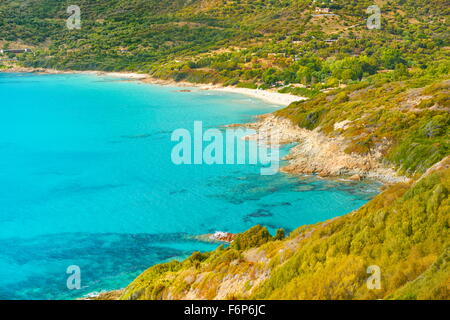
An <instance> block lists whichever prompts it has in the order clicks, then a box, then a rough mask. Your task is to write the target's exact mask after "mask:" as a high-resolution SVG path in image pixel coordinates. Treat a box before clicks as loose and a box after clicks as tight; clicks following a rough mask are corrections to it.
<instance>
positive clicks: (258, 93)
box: [0, 67, 308, 106]
mask: <svg viewBox="0 0 450 320" xmlns="http://www.w3.org/2000/svg"><path fill="white" fill-rule="evenodd" d="M0 72H18V73H41V74H74V73H76V74H90V75H97V76H107V77H117V78H126V79H129V80H138V81H142V82H144V83H148V84H154V85H163V86H176V87H189V88H197V89H200V90H211V91H217V92H228V93H237V94H243V95H246V96H249V97H252V98H255V99H260V100H262V101H264V102H267V103H270V104H273V105H274V106H288V105H290V104H291V103H293V102H296V101H304V100H307V99H308V98H304V97H300V96H295V95H292V94H284V93H279V92H277V91H276V90H259V89H247V88H236V87H224V86H222V85H217V84H196V83H190V82H183V81H180V82H176V81H174V80H163V79H157V78H153V77H151V76H150V75H148V74H143V73H133V72H104V71H74V70H67V71H64V70H56V69H40V68H26V67H13V68H10V69H3V70H1V71H0Z"/></svg>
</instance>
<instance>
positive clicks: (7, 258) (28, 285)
mask: <svg viewBox="0 0 450 320" xmlns="http://www.w3.org/2000/svg"><path fill="white" fill-rule="evenodd" d="M178 89H179V88H174V87H160V86H150V85H145V84H141V83H138V82H133V81H121V80H120V79H114V78H107V77H96V76H87V75H25V74H0V96H1V104H0V182H1V183H0V250H1V251H0V299H21V298H26V299H69V298H75V297H80V296H83V295H85V294H87V293H90V292H95V291H100V290H109V289H117V288H121V287H123V286H125V285H126V284H127V283H129V282H130V281H131V280H132V279H133V278H134V277H135V276H137V275H138V274H139V273H140V272H142V271H143V270H145V269H146V268H147V267H149V266H151V265H152V264H155V263H158V262H162V261H167V260H171V259H174V258H182V257H185V256H186V255H188V254H190V253H192V252H193V251H196V250H201V251H207V250H212V249H214V248H215V247H216V245H213V244H208V243H202V242H199V241H195V240H192V239H191V238H190V237H189V236H191V235H198V234H204V233H210V232H214V231H216V230H222V231H229V232H241V231H244V230H247V229H249V228H250V227H252V226H254V225H255V224H258V223H260V224H263V225H266V226H268V227H269V228H270V230H271V231H272V232H274V230H275V229H276V228H279V227H284V228H286V229H287V230H293V229H295V228H297V227H299V226H301V225H303V224H310V223H316V222H319V221H324V220H327V219H330V218H332V217H335V216H339V215H342V214H345V213H348V212H350V211H352V210H354V209H356V208H358V207H360V206H361V205H363V204H364V203H366V202H367V201H368V199H370V198H371V197H373V196H374V195H375V194H376V193H377V191H378V185H377V184H369V183H355V182H338V181H327V180H320V179H316V178H314V177H304V178H300V179H299V178H298V177H291V176H287V175H283V174H277V175H274V176H261V175H260V174H259V170H260V166H255V165H213V166H207V165H201V166H176V165H174V164H173V163H172V161H171V150H172V148H173V146H174V145H175V143H173V142H171V140H170V136H171V133H172V131H173V130H175V129H177V128H187V129H192V127H193V122H194V121H195V120H202V121H203V123H204V126H205V127H207V128H214V127H220V126H221V125H224V124H229V123H236V122H246V121H251V120H252V118H253V116H254V115H256V114H262V113H267V112H270V111H273V110H274V106H273V105H268V104H264V103H262V102H261V101H258V100H254V99H250V98H248V97H245V96H241V95H235V94H227V93H214V92H209V91H200V90H193V91H192V92H178ZM283 151H284V152H286V151H287V150H283ZM70 265H78V266H80V268H81V279H82V289H81V290H68V289H67V287H66V279H67V276H68V275H67V274H66V268H67V267H68V266H70Z"/></svg>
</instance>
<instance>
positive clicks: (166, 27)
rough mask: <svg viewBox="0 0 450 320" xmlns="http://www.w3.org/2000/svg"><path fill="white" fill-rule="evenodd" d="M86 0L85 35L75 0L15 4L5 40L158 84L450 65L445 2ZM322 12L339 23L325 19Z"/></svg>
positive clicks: (44, 55)
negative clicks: (377, 11)
mask: <svg viewBox="0 0 450 320" xmlns="http://www.w3.org/2000/svg"><path fill="white" fill-rule="evenodd" d="M377 3H378V4H379V5H380V7H381V12H382V29H381V30H368V29H367V27H366V20H367V18H368V17H369V14H367V13H366V9H367V7H369V6H370V5H373V3H372V2H370V1H365V0H364V1H361V0H360V1H344V0H337V1H333V2H331V1H328V0H324V1H322V2H320V1H304V0H281V1H273V0H260V1H253V0H252V1H250V0H240V1H237V0H234V1H233V0H226V1H219V0H193V1H187V0H186V1H182V0H178V1H172V0H170V1H169V0H166V1H158V0H134V1H125V0H112V1H95V0H80V1H78V2H77V4H78V5H79V6H80V8H81V18H82V29H81V30H68V29H67V28H66V27H65V24H66V19H67V18H68V16H69V14H67V13H66V8H67V6H68V5H69V4H72V2H70V1H60V0H41V1H13V0H5V1H2V3H1V4H0V39H3V40H5V41H9V42H11V43H12V44H14V43H15V42H17V41H20V42H21V43H25V44H29V45H33V46H35V54H34V55H33V54H27V55H20V56H19V58H20V59H21V60H22V61H23V63H24V64H25V65H27V66H34V67H52V68H58V69H75V70H88V69H95V70H106V71H124V70H127V71H141V72H148V73H151V74H153V75H154V76H156V77H163V78H171V79H175V80H188V81H192V82H219V83H224V84H238V85H241V86H249V87H256V86H262V87H263V88H267V87H273V86H282V85H289V84H303V85H305V86H306V87H308V88H309V89H311V92H308V91H307V90H303V91H301V92H298V93H300V94H306V95H308V94H309V95H311V94H314V93H315V92H317V90H320V89H324V88H327V87H335V86H337V85H338V84H339V83H347V82H352V81H358V80H360V79H361V78H364V77H367V76H369V75H371V74H375V73H377V72H379V71H381V70H386V69H387V70H393V69H395V68H402V66H404V67H417V68H422V69H426V68H428V66H429V64H430V63H433V62H435V61H436V60H439V59H448V51H447V50H446V46H448V39H449V34H448V30H449V28H448V12H449V8H448V5H446V1H445V0H434V1H423V0H409V1H404V0H401V1H397V0H394V1H379V2H377ZM316 7H322V8H328V9H330V10H331V13H332V15H331V16H326V15H325V16H315V9H316Z"/></svg>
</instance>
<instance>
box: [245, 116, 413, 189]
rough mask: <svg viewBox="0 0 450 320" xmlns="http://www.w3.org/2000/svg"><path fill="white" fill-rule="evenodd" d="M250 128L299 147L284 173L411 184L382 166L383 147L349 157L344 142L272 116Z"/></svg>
mask: <svg viewBox="0 0 450 320" xmlns="http://www.w3.org/2000/svg"><path fill="white" fill-rule="evenodd" d="M249 127H250V128H253V129H256V130H257V131H258V134H259V135H260V136H267V137H269V136H271V135H272V136H273V135H275V136H276V137H277V140H278V141H279V142H280V144H288V143H298V145H297V146H295V147H293V148H292V149H291V152H290V154H289V155H288V156H287V157H286V158H285V160H288V161H289V164H288V165H287V166H285V167H284V168H282V171H283V172H286V173H293V174H317V175H319V176H321V177H336V176H350V177H353V178H354V179H355V180H356V177H358V180H361V179H363V178H372V179H377V180H381V181H383V182H387V183H395V182H404V181H407V180H408V179H407V178H405V177H401V176H398V175H397V174H396V172H395V171H394V170H393V169H392V168H388V167H385V166H384V165H383V164H382V158H383V156H382V149H383V146H379V147H378V148H377V149H376V150H373V151H372V152H371V154H370V155H359V154H354V153H352V154H348V153H346V152H345V151H344V150H345V149H346V148H347V146H348V143H347V142H346V141H345V140H344V139H343V138H340V137H328V136H326V135H325V134H324V133H322V132H320V131H319V130H318V129H316V130H312V131H311V130H307V129H303V128H300V127H298V126H296V125H294V124H293V123H292V122H291V121H290V120H288V119H283V118H279V117H275V116H273V115H265V116H264V117H261V118H260V121H259V122H257V123H253V124H250V125H249Z"/></svg>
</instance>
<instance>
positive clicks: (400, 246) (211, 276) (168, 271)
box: [122, 158, 450, 299]
mask: <svg viewBox="0 0 450 320" xmlns="http://www.w3.org/2000/svg"><path fill="white" fill-rule="evenodd" d="M449 168H450V158H447V161H446V163H442V164H441V168H440V169H438V170H436V171H434V172H432V173H430V174H428V175H427V176H426V177H425V178H423V179H421V180H420V181H419V182H417V183H415V184H412V185H406V184H401V185H396V186H393V187H390V188H389V189H388V190H386V191H384V192H383V193H382V194H381V195H379V196H378V197H376V198H375V199H374V200H373V201H371V202H370V203H369V204H367V205H366V206H364V207H363V208H361V209H359V210H357V211H356V212H354V213H351V214H349V215H347V216H345V217H342V218H338V219H335V220H333V221H330V222H327V223H323V224H318V225H315V226H305V227H302V228H300V229H298V230H296V231H294V232H293V233H292V234H291V235H290V236H289V237H288V238H287V239H285V240H277V241H270V240H269V241H268V242H266V243H265V244H262V245H261V242H264V241H267V237H265V236H264V234H265V233H264V229H263V228H262V227H255V228H253V229H252V230H250V231H248V232H247V233H245V234H244V237H245V241H246V243H247V246H244V247H243V248H242V247H241V248H237V247H236V245H232V246H231V247H230V248H227V249H224V248H219V249H218V250H216V251H214V252H212V253H206V254H200V253H196V254H194V255H193V256H192V257H191V258H189V259H187V260H186V261H184V262H171V263H167V264H162V265H158V266H155V267H152V268H150V269H149V270H147V271H146V272H144V273H143V274H142V275H141V276H140V277H138V278H137V279H136V280H135V281H134V282H133V283H131V284H130V285H129V286H128V288H127V289H126V290H125V293H124V295H123V296H122V298H123V299H161V298H162V299H168V298H174V299H183V298H186V297H188V298H198V299H214V298H228V299H234V298H256V299H390V298H392V299H416V298H417V299H449V298H450V295H449V283H450V269H449V265H448V263H449V261H448V258H449V256H448V254H449V249H450V248H449V245H450V234H449V232H450V231H449V225H450V221H449V215H448V213H449V212H450V199H449V193H450V169H449ZM261 239H266V240H261ZM258 241H259V243H258ZM252 246H254V247H255V248H249V247H252ZM370 265H378V266H379V267H380V268H381V272H382V288H381V290H368V289H367V286H366V279H367V278H368V277H369V275H368V274H367V273H366V269H367V267H368V266H370ZM261 280H263V281H261Z"/></svg>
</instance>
